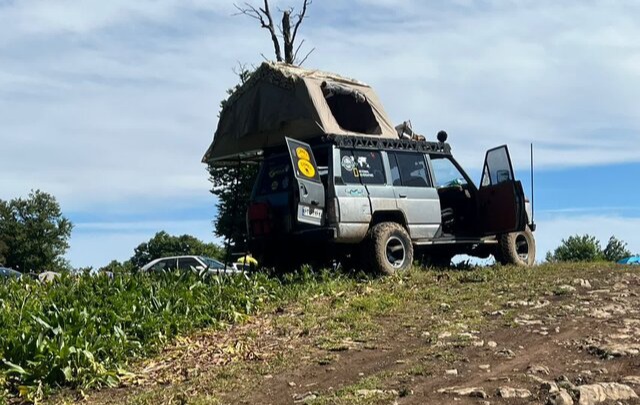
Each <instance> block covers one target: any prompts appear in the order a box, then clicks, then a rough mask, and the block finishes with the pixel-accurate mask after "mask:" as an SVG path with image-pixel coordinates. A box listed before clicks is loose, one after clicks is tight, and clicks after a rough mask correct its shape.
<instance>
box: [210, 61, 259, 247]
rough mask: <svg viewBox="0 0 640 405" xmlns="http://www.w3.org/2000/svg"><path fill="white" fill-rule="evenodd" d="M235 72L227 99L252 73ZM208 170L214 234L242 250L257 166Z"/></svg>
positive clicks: (222, 167) (249, 165) (221, 105)
mask: <svg viewBox="0 0 640 405" xmlns="http://www.w3.org/2000/svg"><path fill="white" fill-rule="evenodd" d="M235 72H236V74H237V75H238V78H239V82H238V84H237V85H236V86H235V87H233V88H231V89H229V90H227V95H228V96H231V95H232V94H233V93H235V92H236V91H237V90H238V89H239V88H240V87H241V86H242V85H243V84H245V83H246V82H247V80H249V78H250V77H251V73H252V71H250V70H248V69H247V68H246V67H245V66H240V68H239V69H238V70H236V71H235ZM227 100H228V99H225V100H223V101H221V102H220V109H221V110H222V109H224V107H225V106H226V103H227ZM208 170H209V181H211V183H212V184H213V187H212V188H211V193H212V194H213V195H215V196H216V197H217V203H216V209H217V213H216V217H215V219H214V221H213V223H214V227H215V234H216V236H220V237H223V238H225V239H227V241H228V242H229V243H230V245H233V247H236V248H244V247H245V246H244V244H245V240H246V234H247V222H246V212H247V208H248V204H249V199H250V198H251V190H252V189H253V183H254V182H255V180H256V177H257V175H258V165H256V164H248V163H245V162H238V163H237V164H234V165H222V166H212V165H209V168H208ZM231 250H233V248H231Z"/></svg>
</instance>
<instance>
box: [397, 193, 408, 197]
mask: <svg viewBox="0 0 640 405" xmlns="http://www.w3.org/2000/svg"><path fill="white" fill-rule="evenodd" d="M398 197H400V198H407V195H406V194H398Z"/></svg>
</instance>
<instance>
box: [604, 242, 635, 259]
mask: <svg viewBox="0 0 640 405" xmlns="http://www.w3.org/2000/svg"><path fill="white" fill-rule="evenodd" d="M602 254H603V256H604V259H605V260H606V261H608V262H618V261H620V260H622V259H625V258H627V257H629V256H631V252H630V251H629V250H628V249H627V244H626V242H623V241H621V240H619V239H617V238H616V237H615V236H612V237H610V238H609V242H608V243H607V247H605V248H604V251H603V252H602Z"/></svg>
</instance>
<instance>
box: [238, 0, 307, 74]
mask: <svg viewBox="0 0 640 405" xmlns="http://www.w3.org/2000/svg"><path fill="white" fill-rule="evenodd" d="M312 2H313V1H312V0H303V4H302V10H301V11H300V12H299V13H296V12H295V9H294V8H292V7H291V8H288V9H286V10H282V25H281V26H280V27H278V28H279V30H280V36H281V37H282V42H283V46H284V58H283V57H282V48H281V46H280V41H279V39H278V33H277V31H276V27H275V26H274V24H273V16H272V14H271V9H270V7H269V0H264V6H263V7H257V8H256V7H255V6H252V5H251V4H249V3H244V5H243V6H242V7H241V6H238V5H237V4H234V6H235V7H236V9H237V10H238V13H237V14H236V15H238V14H242V15H246V16H248V17H251V18H253V19H255V20H257V21H259V22H260V26H261V27H262V28H265V29H267V30H268V31H269V33H270V34H271V41H273V48H274V50H275V54H276V60H277V61H278V62H285V63H289V64H295V63H298V64H302V63H304V61H305V60H307V58H308V57H309V55H310V54H311V53H312V52H313V51H314V50H315V48H314V49H312V50H311V51H310V52H309V53H307V55H306V56H305V57H304V58H303V59H302V60H301V61H298V52H299V51H300V48H301V47H302V45H303V44H304V40H303V41H301V42H300V44H299V45H298V47H297V48H295V43H296V38H297V36H298V30H299V29H300V26H301V25H302V21H304V19H305V17H306V15H307V9H308V8H309V6H310V5H311V3H312ZM292 20H294V21H295V23H293V24H292Z"/></svg>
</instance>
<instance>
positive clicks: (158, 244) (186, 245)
mask: <svg viewBox="0 0 640 405" xmlns="http://www.w3.org/2000/svg"><path fill="white" fill-rule="evenodd" d="M183 255H199V256H207V257H212V258H216V259H222V258H223V257H224V251H223V249H222V248H221V247H220V246H218V245H216V244H215V243H205V242H203V241H201V240H200V239H198V238H196V237H194V236H191V235H182V236H172V235H169V234H168V233H166V232H164V231H162V232H158V233H156V234H155V236H154V237H153V238H151V239H150V240H149V241H148V242H144V243H141V244H140V245H138V247H137V248H135V250H134V255H133V257H131V260H130V262H131V264H133V265H134V266H135V267H136V268H140V267H142V266H144V265H145V264H147V263H149V262H150V261H152V260H155V259H158V258H160V257H166V256H183ZM111 264H114V263H113V262H112V263H111ZM114 265H115V264H114Z"/></svg>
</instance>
